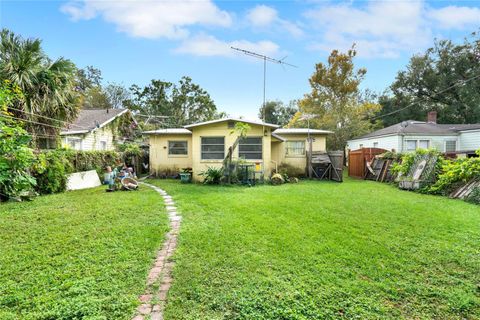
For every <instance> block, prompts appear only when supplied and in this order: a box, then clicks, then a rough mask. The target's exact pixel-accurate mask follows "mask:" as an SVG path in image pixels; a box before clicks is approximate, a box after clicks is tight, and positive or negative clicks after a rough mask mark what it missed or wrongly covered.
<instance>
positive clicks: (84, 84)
mask: <svg viewBox="0 0 480 320" xmlns="http://www.w3.org/2000/svg"><path fill="white" fill-rule="evenodd" d="M102 80H103V78H102V71H101V70H100V69H97V68H95V67H93V66H86V67H85V68H84V69H78V71H77V83H78V87H79V88H80V89H81V90H82V91H86V90H87V89H89V88H92V87H100V86H101V85H102Z"/></svg>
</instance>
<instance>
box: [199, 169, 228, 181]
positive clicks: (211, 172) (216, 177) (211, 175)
mask: <svg viewBox="0 0 480 320" xmlns="http://www.w3.org/2000/svg"><path fill="white" fill-rule="evenodd" d="M199 175H200V176H202V177H203V178H204V180H203V183H204V184H220V182H221V181H222V177H223V169H222V168H214V167H208V168H207V170H205V171H202V172H200V174H199Z"/></svg>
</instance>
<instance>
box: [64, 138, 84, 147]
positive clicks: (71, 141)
mask: <svg viewBox="0 0 480 320" xmlns="http://www.w3.org/2000/svg"><path fill="white" fill-rule="evenodd" d="M67 145H68V146H69V147H70V148H71V149H73V150H82V139H81V138H77V137H67Z"/></svg>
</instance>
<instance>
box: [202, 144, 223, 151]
mask: <svg viewBox="0 0 480 320" xmlns="http://www.w3.org/2000/svg"><path fill="white" fill-rule="evenodd" d="M224 149H225V147H224V145H223V144H222V145H218V144H207V145H202V152H215V151H217V152H220V151H222V152H223V150H224Z"/></svg>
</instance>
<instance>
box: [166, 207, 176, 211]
mask: <svg viewBox="0 0 480 320" xmlns="http://www.w3.org/2000/svg"><path fill="white" fill-rule="evenodd" d="M165 209H167V211H177V207H174V206H166V207H165Z"/></svg>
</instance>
